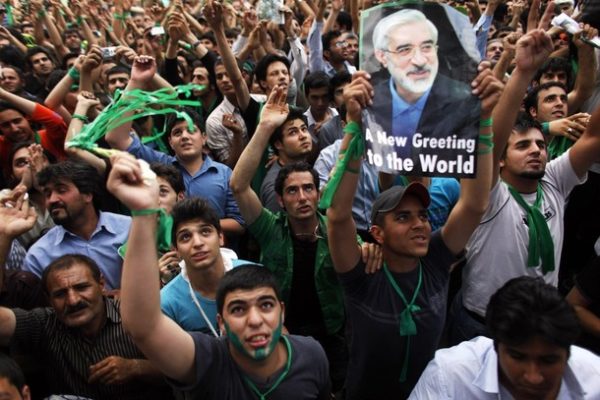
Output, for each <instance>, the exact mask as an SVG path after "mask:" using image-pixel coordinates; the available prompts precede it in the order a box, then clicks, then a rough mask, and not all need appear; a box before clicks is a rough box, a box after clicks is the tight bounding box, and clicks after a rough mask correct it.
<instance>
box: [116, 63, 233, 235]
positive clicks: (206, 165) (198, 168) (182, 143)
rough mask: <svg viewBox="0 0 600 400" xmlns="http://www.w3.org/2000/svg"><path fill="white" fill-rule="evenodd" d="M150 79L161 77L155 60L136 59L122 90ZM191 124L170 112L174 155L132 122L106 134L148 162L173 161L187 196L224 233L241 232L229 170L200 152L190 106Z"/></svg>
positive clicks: (202, 140) (203, 138)
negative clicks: (211, 213)
mask: <svg viewBox="0 0 600 400" xmlns="http://www.w3.org/2000/svg"><path fill="white" fill-rule="evenodd" d="M153 79H161V78H160V77H159V76H158V75H157V74H156V62H155V61H154V59H152V58H150V57H138V58H136V60H135V62H134V64H133V68H132V71H131V79H130V81H129V84H128V85H127V88H126V89H125V93H126V92H127V91H130V90H134V89H147V88H148V86H149V85H150V83H151V82H152V80H153ZM185 112H186V113H187V114H188V116H190V118H191V119H192V121H193V123H192V124H191V126H190V125H189V124H188V122H187V121H186V120H185V119H183V118H182V117H180V116H175V115H173V114H171V115H170V117H169V119H168V120H167V129H166V132H167V135H168V138H167V139H168V142H169V146H171V148H172V149H173V152H174V153H175V156H174V157H173V156H171V155H168V154H165V153H162V152H159V151H156V150H153V149H151V148H149V147H147V146H145V145H144V144H142V143H141V141H140V139H139V138H138V137H136V136H131V135H130V134H129V133H130V131H131V122H127V123H124V124H123V125H121V126H119V127H117V128H115V129H113V130H112V131H110V132H108V133H107V134H106V141H107V142H108V143H109V144H110V146H111V147H113V148H116V149H119V150H123V151H128V152H129V153H131V154H133V155H134V156H136V157H137V158H141V159H143V160H146V161H147V162H160V163H163V164H173V165H175V166H176V167H177V169H179V170H180V171H181V174H182V175H183V181H184V183H185V188H186V196H187V197H194V196H196V197H202V198H204V199H206V200H207V201H208V202H209V203H210V205H211V206H212V207H213V208H214V209H215V210H216V211H217V213H218V215H219V218H220V219H221V221H220V222H221V226H222V228H223V232H224V233H225V234H226V235H229V234H234V235H236V234H241V233H243V231H244V227H243V224H244V220H243V219H242V217H241V215H240V211H239V208H238V206H237V203H236V201H235V199H234V198H233V194H232V193H231V190H230V189H229V178H230V176H231V169H230V168H229V167H227V166H226V165H224V164H221V163H218V162H216V161H213V160H212V159H211V158H210V157H209V156H207V155H206V154H204V153H203V149H204V145H205V143H206V140H207V138H206V134H205V133H204V132H202V131H201V130H200V128H199V126H200V122H199V121H200V116H199V115H198V114H197V113H196V112H194V111H193V110H191V109H187V108H186V109H185Z"/></svg>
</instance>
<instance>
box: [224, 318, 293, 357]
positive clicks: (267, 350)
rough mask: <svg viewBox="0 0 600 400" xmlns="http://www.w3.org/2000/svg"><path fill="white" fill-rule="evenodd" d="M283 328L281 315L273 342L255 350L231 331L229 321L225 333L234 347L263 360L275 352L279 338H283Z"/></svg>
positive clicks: (249, 355) (272, 338)
mask: <svg viewBox="0 0 600 400" xmlns="http://www.w3.org/2000/svg"><path fill="white" fill-rule="evenodd" d="M282 329H283V318H282V317H281V316H280V318H279V325H277V328H275V330H274V331H273V334H272V335H271V342H270V343H269V345H268V346H267V347H263V348H260V349H257V350H254V351H253V352H249V351H248V350H247V349H246V348H245V347H244V345H243V343H242V341H241V340H240V338H239V337H238V336H237V335H236V334H235V333H233V332H232V331H231V329H230V328H229V325H228V324H227V322H225V333H226V334H227V339H229V341H230V342H231V344H232V345H233V347H235V348H236V349H237V350H238V351H239V352H240V353H242V354H243V355H245V356H246V357H248V358H251V359H252V360H256V361H262V360H264V359H266V358H267V357H269V356H270V355H271V353H273V350H275V346H277V343H279V340H280V339H281V332H282Z"/></svg>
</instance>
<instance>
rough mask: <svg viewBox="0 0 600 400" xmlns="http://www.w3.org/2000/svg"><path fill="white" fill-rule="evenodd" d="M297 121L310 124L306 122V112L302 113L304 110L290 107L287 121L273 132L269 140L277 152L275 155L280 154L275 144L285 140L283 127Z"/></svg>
mask: <svg viewBox="0 0 600 400" xmlns="http://www.w3.org/2000/svg"><path fill="white" fill-rule="evenodd" d="M296 119H301V120H302V121H303V122H304V123H305V124H307V123H308V122H307V121H306V115H304V112H303V111H302V109H300V108H298V107H294V106H289V112H288V115H287V117H286V118H285V121H283V123H282V124H281V125H279V126H278V127H277V129H275V130H274V131H273V134H272V135H271V137H270V138H269V144H270V145H271V147H272V148H273V151H274V152H275V154H278V153H279V150H277V148H276V147H275V142H280V141H282V140H283V126H284V125H285V124H286V123H287V122H289V121H294V120H296Z"/></svg>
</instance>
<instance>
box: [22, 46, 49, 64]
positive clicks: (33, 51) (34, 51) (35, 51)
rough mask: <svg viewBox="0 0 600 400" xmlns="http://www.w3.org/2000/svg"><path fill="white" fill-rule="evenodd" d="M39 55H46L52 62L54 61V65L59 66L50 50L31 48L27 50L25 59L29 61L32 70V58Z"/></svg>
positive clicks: (40, 47)
mask: <svg viewBox="0 0 600 400" xmlns="http://www.w3.org/2000/svg"><path fill="white" fill-rule="evenodd" d="M39 53H44V54H45V55H46V56H47V57H48V58H49V59H50V61H52V63H53V64H54V65H57V64H56V60H54V57H53V56H52V54H51V53H50V51H49V50H48V49H46V48H45V47H42V46H33V47H30V48H29V49H27V53H25V59H26V60H27V64H28V65H29V67H30V68H32V67H33V64H32V63H31V57H33V56H35V55H36V54H39Z"/></svg>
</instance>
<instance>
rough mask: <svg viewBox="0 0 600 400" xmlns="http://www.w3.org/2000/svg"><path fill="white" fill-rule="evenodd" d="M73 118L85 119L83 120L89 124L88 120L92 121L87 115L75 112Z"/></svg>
mask: <svg viewBox="0 0 600 400" xmlns="http://www.w3.org/2000/svg"><path fill="white" fill-rule="evenodd" d="M71 118H75V119H78V120H80V121H83V122H85V123H86V124H87V123H88V122H90V120H89V118H88V117H87V115H81V114H73V115H72V116H71Z"/></svg>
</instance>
